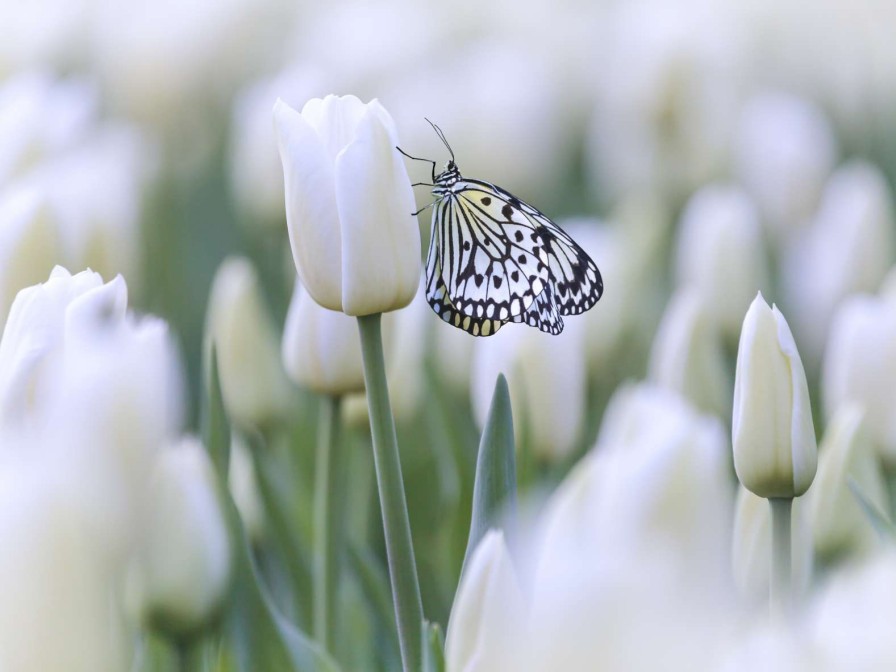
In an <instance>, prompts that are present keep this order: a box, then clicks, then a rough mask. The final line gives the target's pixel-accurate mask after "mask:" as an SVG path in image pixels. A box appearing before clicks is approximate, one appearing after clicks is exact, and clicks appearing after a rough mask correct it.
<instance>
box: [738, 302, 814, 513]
mask: <svg viewBox="0 0 896 672" xmlns="http://www.w3.org/2000/svg"><path fill="white" fill-rule="evenodd" d="M731 432H732V443H733V446H734V468H735V470H736V471H737V477H738V478H739V479H740V482H741V483H742V484H743V485H744V486H745V487H746V488H747V489H748V490H750V491H751V492H753V493H755V494H757V495H759V496H760V497H766V498H770V497H785V498H786V497H799V496H800V495H802V494H803V493H805V492H806V490H808V489H809V486H810V485H811V484H812V479H813V478H815V470H816V466H817V453H818V449H817V446H816V443H815V429H814V427H813V425H812V409H811V407H810V405H809V387H808V385H807V383H806V374H805V372H804V371H803V364H802V362H801V361H800V355H799V353H798V352H797V349H796V343H795V342H794V340H793V335H792V334H791V333H790V327H788V326H787V321H786V320H785V319H784V316H783V315H781V313H780V311H779V310H778V309H777V308H776V307H772V308H769V307H768V304H767V303H766V302H765V300H764V299H763V298H762V295H761V294H760V295H757V297H756V298H755V299H754V300H753V303H752V304H751V305H750V309H749V310H748V311H747V315H746V317H745V318H744V324H743V329H742V331H741V335H740V344H739V345H738V349H737V371H736V374H735V380H734V411H733V418H732V427H731Z"/></svg>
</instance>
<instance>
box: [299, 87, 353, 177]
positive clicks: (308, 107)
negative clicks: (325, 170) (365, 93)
mask: <svg viewBox="0 0 896 672" xmlns="http://www.w3.org/2000/svg"><path fill="white" fill-rule="evenodd" d="M366 110H367V105H365V104H364V103H362V102H361V101H360V100H359V99H358V98H356V97H355V96H334V95H329V96H327V97H326V98H324V99H320V98H312V99H311V100H309V101H308V102H307V103H305V106H304V107H303V108H302V119H304V120H305V121H306V122H308V124H309V125H310V126H311V127H312V128H313V129H314V130H315V132H316V134H317V136H318V138H320V140H321V142H323V144H324V147H325V148H326V150H327V153H328V154H329V156H330V162H331V163H332V162H333V161H335V160H336V157H337V156H339V152H341V151H342V150H343V149H345V148H346V147H347V146H348V144H349V143H350V142H351V141H352V140H354V139H355V135H356V133H357V130H358V124H359V123H360V122H361V119H362V118H363V117H364V113H365V111H366Z"/></svg>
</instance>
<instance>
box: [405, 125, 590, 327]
mask: <svg viewBox="0 0 896 672" xmlns="http://www.w3.org/2000/svg"><path fill="white" fill-rule="evenodd" d="M427 121H429V120H428V119H427ZM429 123H430V124H431V125H432V127H433V128H434V129H435V131H436V133H437V134H438V135H439V138H440V139H441V140H442V142H443V143H445V146H446V147H447V148H448V152H449V153H450V155H451V159H450V160H449V161H448V163H447V164H446V165H445V170H443V171H442V172H441V173H439V174H438V175H436V172H435V171H436V162H435V161H430V160H428V159H417V158H416V157H413V156H410V155H409V154H405V152H403V151H402V150H401V149H399V150H398V151H400V152H401V153H402V154H404V155H405V156H407V157H408V158H410V159H414V160H417V161H427V163H431V164H432V183H417V184H416V185H414V186H419V185H421V184H423V185H426V186H429V187H432V193H433V195H434V196H435V197H436V200H435V202H434V203H432V204H431V205H430V206H426V207H432V208H433V214H432V236H431V238H430V243H429V253H428V254H427V258H426V300H427V302H428V303H429V305H430V306H431V307H432V309H433V311H435V313H436V315H438V316H439V317H441V318H442V319H443V320H445V322H448V323H449V324H451V325H453V326H455V327H457V328H459V329H463V330H464V331H467V332H469V333H471V334H473V335H474V336H491V335H492V334H494V333H495V332H496V331H498V329H500V328H501V327H502V326H504V325H505V324H506V323H508V322H522V323H525V324H528V325H529V326H531V327H537V328H538V329H541V330H542V331H545V332H547V333H549V334H559V333H560V332H561V331H563V317H562V316H563V315H578V314H579V313H583V312H585V311H586V310H588V309H589V308H591V307H592V306H593V305H594V304H595V303H597V301H598V299H600V297H601V294H603V290H604V285H603V280H602V279H601V276H600V271H599V270H598V269H597V265H596V264H595V263H594V261H592V260H591V258H590V257H589V256H588V255H587V254H586V253H585V251H584V250H583V249H582V248H581V247H579V245H578V244H576V242H575V241H574V240H573V239H572V238H570V237H569V235H567V234H566V232H565V231H563V229H561V228H560V227H559V226H557V225H556V224H555V223H554V222H552V221H551V220H550V219H549V218H548V217H546V216H545V215H544V214H542V213H541V212H539V211H538V210H536V209H535V208H533V207H532V206H531V205H528V204H527V203H524V202H523V201H521V200H520V199H518V198H517V197H516V196H514V195H513V194H510V193H509V192H507V191H504V190H503V189H501V188H500V187H498V186H495V185H494V184H490V183H488V182H482V181H481V180H472V179H466V178H464V177H462V176H461V174H460V171H459V170H458V168H457V164H456V163H455V161H454V152H453V151H452V150H451V147H450V146H449V145H448V141H447V140H446V139H445V135H444V133H442V130H441V129H440V128H439V127H438V126H436V125H435V124H433V123H432V122H431V121H430V122H429ZM424 209H425V208H424Z"/></svg>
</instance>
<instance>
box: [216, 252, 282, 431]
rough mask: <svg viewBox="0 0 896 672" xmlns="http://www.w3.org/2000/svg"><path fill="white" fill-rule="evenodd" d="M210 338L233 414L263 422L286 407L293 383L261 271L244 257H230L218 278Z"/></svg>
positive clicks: (243, 422)
mask: <svg viewBox="0 0 896 672" xmlns="http://www.w3.org/2000/svg"><path fill="white" fill-rule="evenodd" d="M205 329H206V338H207V339H208V341H209V343H208V345H209V346H210V345H211V344H212V343H214V345H215V348H216V350H217V355H218V369H219V372H220V376H221V391H222V392H223V394H224V403H225V405H226V406H227V410H228V412H229V413H230V415H231V417H232V418H233V419H234V420H235V421H236V422H237V423H238V424H240V425H242V426H244V427H250V426H254V427H257V426H260V425H263V424H265V423H266V422H269V421H271V420H273V419H276V418H277V417H279V416H280V414H281V413H282V412H283V411H284V409H285V406H286V403H287V400H288V398H289V387H288V384H287V381H286V377H285V375H284V374H283V367H282V366H281V364H280V357H279V356H278V355H279V348H278V347H277V337H276V335H275V333H276V332H275V331H274V326H273V324H272V322H271V319H270V317H269V315H268V313H267V310H266V308H265V306H264V300H263V297H262V294H261V287H260V286H259V282H258V276H257V274H256V272H255V269H254V268H253V267H252V264H251V263H250V262H249V261H248V260H247V259H243V258H233V257H232V258H230V259H226V260H225V261H224V262H223V263H222V264H221V266H220V267H219V268H218V272H217V273H216V274H215V279H214V282H213V283H212V290H211V295H210V296H209V302H208V312H207V314H206V325H205Z"/></svg>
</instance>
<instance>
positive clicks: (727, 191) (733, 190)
mask: <svg viewBox="0 0 896 672" xmlns="http://www.w3.org/2000/svg"><path fill="white" fill-rule="evenodd" d="M676 275H677V277H678V283H679V285H684V286H689V287H693V288H695V289H696V290H697V291H699V292H700V294H701V295H702V296H703V297H704V300H705V307H706V310H707V311H708V312H709V314H710V316H711V317H713V318H714V319H715V320H716V321H717V322H718V324H719V326H720V327H721V328H722V329H723V331H724V332H725V333H726V334H736V333H737V329H738V328H739V327H740V324H741V321H742V319H743V315H744V313H745V312H746V310H747V307H748V306H749V305H750V301H752V299H753V297H754V296H755V295H756V292H757V291H759V290H762V289H765V288H766V287H767V286H768V264H767V262H766V255H765V248H764V244H763V236H762V226H761V224H760V221H759V215H758V213H757V212H756V207H755V206H754V205H753V202H752V200H751V199H750V198H749V197H748V196H747V194H745V193H744V192H743V191H741V190H740V189H738V188H737V187H734V186H731V185H723V184H714V185H710V186H706V187H703V188H702V189H700V190H699V191H698V192H697V193H695V194H694V195H693V196H692V197H691V199H690V201H688V204H687V207H686V208H685V210H684V214H683V215H682V217H681V228H680V230H679V234H678V251H677V256H676Z"/></svg>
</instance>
